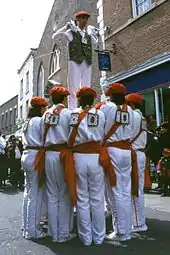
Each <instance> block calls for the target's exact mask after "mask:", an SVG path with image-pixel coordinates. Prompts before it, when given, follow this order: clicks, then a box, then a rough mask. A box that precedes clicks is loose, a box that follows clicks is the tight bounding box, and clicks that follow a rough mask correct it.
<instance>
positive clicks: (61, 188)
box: [41, 104, 71, 242]
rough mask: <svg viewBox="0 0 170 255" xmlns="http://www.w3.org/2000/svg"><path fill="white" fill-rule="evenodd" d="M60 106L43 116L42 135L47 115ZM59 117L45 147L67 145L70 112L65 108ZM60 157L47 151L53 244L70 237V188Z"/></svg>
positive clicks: (50, 129)
mask: <svg viewBox="0 0 170 255" xmlns="http://www.w3.org/2000/svg"><path fill="white" fill-rule="evenodd" d="M58 106H62V105H61V104H58V105H53V106H52V107H51V108H50V109H48V110H47V111H46V112H45V114H44V115H43V117H42V125H41V132H42V134H43V133H44V124H45V118H46V116H47V115H46V114H48V113H51V114H52V113H53V111H54V110H55V109H56V108H57V107H58ZM63 107H64V106H63ZM57 117H58V123H56V124H55V125H53V126H52V127H50V128H49V130H48V133H47V136H46V141H45V147H48V146H50V145H58V144H66V143H67V140H68V135H69V119H70V111H69V110H68V109H67V108H64V109H62V111H61V113H59V115H58V116H57ZM59 155H60V152H57V151H47V152H46V156H45V172H46V185H47V201H48V226H49V235H51V236H52V238H53V242H64V241H67V240H68V239H69V237H70V234H69V232H70V216H71V200H70V196H69V192H68V187H67V185H66V183H65V181H64V169H63V166H62V165H61V162H60V157H59Z"/></svg>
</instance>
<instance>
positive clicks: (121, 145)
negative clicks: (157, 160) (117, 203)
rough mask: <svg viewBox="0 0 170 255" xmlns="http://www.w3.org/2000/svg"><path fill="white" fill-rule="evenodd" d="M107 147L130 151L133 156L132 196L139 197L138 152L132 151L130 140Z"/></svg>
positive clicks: (107, 145) (107, 144)
mask: <svg viewBox="0 0 170 255" xmlns="http://www.w3.org/2000/svg"><path fill="white" fill-rule="evenodd" d="M105 146H106V147H115V148H118V149H122V150H130V151H131V156H132V173H131V179H132V195H133V196H138V186H139V176H138V164H137V155H136V152H135V151H134V150H133V149H132V147H131V143H130V141H129V140H124V141H123V140H122V141H118V142H110V143H106V145H105Z"/></svg>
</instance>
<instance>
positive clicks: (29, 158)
mask: <svg viewBox="0 0 170 255" xmlns="http://www.w3.org/2000/svg"><path fill="white" fill-rule="evenodd" d="M40 123H41V118H40V117H34V118H31V119H30V120H29V121H28V122H27V125H26V126H25V131H23V135H22V137H23V145H24V147H26V146H33V147H34V146H38V147H42V145H43V143H42V137H41V130H40ZM37 152H38V151H37V150H30V149H29V150H24V152H23V154H22V157H21V165H22V167H23V168H24V169H25V170H27V171H28V170H29V171H30V170H33V169H34V161H35V157H36V155H37Z"/></svg>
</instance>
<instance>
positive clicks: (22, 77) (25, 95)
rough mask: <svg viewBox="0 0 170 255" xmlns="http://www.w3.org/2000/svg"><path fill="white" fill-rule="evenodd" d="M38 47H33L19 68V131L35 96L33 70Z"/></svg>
mask: <svg viewBox="0 0 170 255" xmlns="http://www.w3.org/2000/svg"><path fill="white" fill-rule="evenodd" d="M35 53H36V49H31V51H30V53H29V54H28V56H27V58H26V59H25V61H24V62H23V64H22V66H21V67H20V69H19V70H18V76H19V91H18V114H17V116H18V118H17V125H18V132H19V131H20V130H21V127H22V124H23V122H24V121H25V119H26V117H27V111H28V107H29V100H30V98H31V97H32V96H33V86H34V85H33V71H34V57H35Z"/></svg>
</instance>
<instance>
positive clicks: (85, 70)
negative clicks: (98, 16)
mask: <svg viewBox="0 0 170 255" xmlns="http://www.w3.org/2000/svg"><path fill="white" fill-rule="evenodd" d="M69 27H70V29H68V24H67V25H65V26H64V27H63V28H61V29H59V30H58V31H57V32H56V33H55V34H54V35H53V38H54V37H55V36H56V35H58V34H65V35H66V37H67V40H68V43H70V42H72V40H73V34H72V31H73V32H79V33H80V35H81V36H82V40H83V39H84V38H85V36H86V34H88V35H90V36H91V44H92V45H95V44H97V42H98V37H97V36H96V35H97V30H96V29H95V28H94V27H92V26H88V27H87V29H83V30H81V29H80V28H79V27H77V26H75V25H74V24H73V22H72V23H70V22H69ZM91 74H92V65H88V64H87V63H86V61H83V62H82V63H80V64H78V63H76V62H75V61H71V60H68V77H67V78H68V87H69V91H70V93H71V95H70V96H69V102H68V105H69V109H71V110H73V109H75V108H76V107H77V100H76V91H77V90H78V89H80V88H81V87H82V86H89V87H90V86H91Z"/></svg>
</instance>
